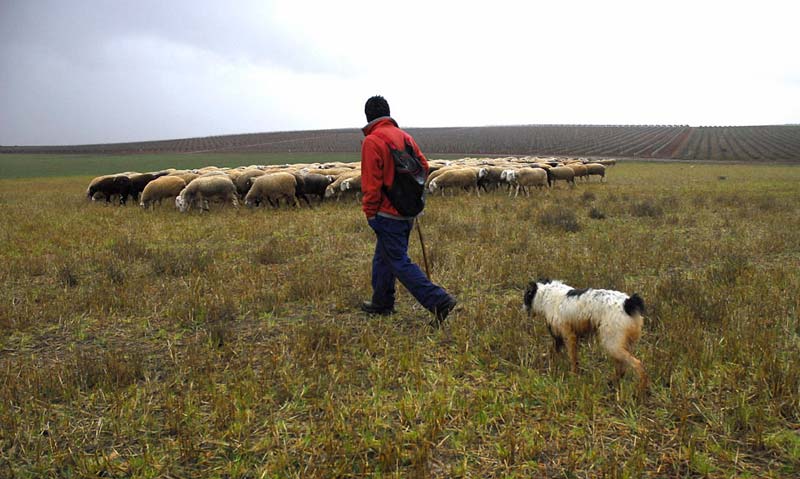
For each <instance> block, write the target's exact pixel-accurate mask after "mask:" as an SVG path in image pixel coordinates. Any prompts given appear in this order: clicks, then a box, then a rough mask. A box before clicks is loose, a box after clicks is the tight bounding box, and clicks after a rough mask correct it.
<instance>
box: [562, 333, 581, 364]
mask: <svg viewBox="0 0 800 479" xmlns="http://www.w3.org/2000/svg"><path fill="white" fill-rule="evenodd" d="M564 342H565V343H566V344H567V355H569V364H570V369H571V370H572V372H573V373H576V374H577V373H578V337H577V336H576V335H575V333H573V332H572V331H570V332H569V333H567V334H565V335H564Z"/></svg>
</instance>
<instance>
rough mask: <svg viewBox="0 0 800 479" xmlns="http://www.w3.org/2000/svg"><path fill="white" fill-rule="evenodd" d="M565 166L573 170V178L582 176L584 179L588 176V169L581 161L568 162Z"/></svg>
mask: <svg viewBox="0 0 800 479" xmlns="http://www.w3.org/2000/svg"><path fill="white" fill-rule="evenodd" d="M567 168H570V169H572V171H574V172H575V178H583V179H584V180H585V179H587V178H588V177H589V170H588V169H587V168H586V166H585V165H584V164H583V163H570V164H569V165H567Z"/></svg>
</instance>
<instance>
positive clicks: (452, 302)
mask: <svg viewBox="0 0 800 479" xmlns="http://www.w3.org/2000/svg"><path fill="white" fill-rule="evenodd" d="M457 304H458V301H457V300H456V298H454V297H452V296H450V299H448V300H447V301H445V302H444V303H443V304H440V305H439V306H437V307H436V308H434V310H433V314H434V315H435V316H436V317H435V318H434V320H433V321H431V326H433V327H434V328H438V327H440V326H441V325H442V324H443V323H444V322H445V320H446V319H447V315H448V314H450V312H451V311H453V309H455V307H456V305H457Z"/></svg>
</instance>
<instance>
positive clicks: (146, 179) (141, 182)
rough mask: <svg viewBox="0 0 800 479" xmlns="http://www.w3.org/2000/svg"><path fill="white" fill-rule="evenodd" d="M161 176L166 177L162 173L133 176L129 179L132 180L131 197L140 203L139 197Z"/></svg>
mask: <svg viewBox="0 0 800 479" xmlns="http://www.w3.org/2000/svg"><path fill="white" fill-rule="evenodd" d="M165 174H166V173H165ZM161 176H164V174H161V173H137V174H134V175H131V176H130V177H129V178H130V179H131V191H130V195H131V197H132V198H133V200H134V201H139V195H140V194H141V193H142V191H143V190H144V189H145V187H146V186H147V184H148V183H150V182H151V181H153V180H155V179H156V178H159V177H161Z"/></svg>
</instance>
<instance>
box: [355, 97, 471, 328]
mask: <svg viewBox="0 0 800 479" xmlns="http://www.w3.org/2000/svg"><path fill="white" fill-rule="evenodd" d="M364 113H365V114H366V116H367V126H365V127H364V128H363V129H362V131H363V132H364V136H365V138H364V141H363V142H362V144H361V192H362V193H363V196H362V199H361V206H362V210H363V211H364V214H365V215H366V217H367V222H368V223H369V226H370V228H372V230H373V231H374V232H375V236H376V237H377V242H376V244H375V255H374V256H373V258H372V300H371V301H365V302H363V303H362V304H361V310H362V311H364V312H366V313H368V314H380V315H384V316H386V315H390V314H393V313H394V303H395V283H396V280H398V279H399V280H400V283H402V284H403V286H405V288H406V289H407V290H408V291H409V292H410V293H411V294H412V295H413V296H414V298H416V300H417V301H419V303H420V304H422V306H424V307H425V309H427V310H428V311H430V312H431V313H433V315H434V319H433V320H432V321H431V323H430V324H431V326H433V327H437V328H438V327H439V326H441V325H442V323H443V322H444V321H445V320H446V319H447V316H448V314H450V312H451V311H452V310H453V308H455V306H456V304H457V301H456V298H455V297H453V296H452V295H450V294H449V293H448V292H447V291H445V290H444V288H442V287H441V286H439V285H436V284H434V283H432V282H431V280H430V278H429V277H428V276H426V275H425V274H424V273H423V272H422V270H421V269H420V268H419V266H417V265H416V264H415V263H414V262H412V261H411V258H409V257H408V239H409V236H410V235H411V229H412V228H413V226H414V221H415V219H416V217H417V215H419V214H420V213H421V212H422V208H424V206H425V197H424V183H425V178H426V177H427V174H428V160H427V159H426V158H425V156H424V155H423V154H422V152H421V151H420V149H419V146H417V143H416V141H414V138H412V137H411V135H409V134H408V133H406V132H405V131H403V130H401V129H400V128H399V127H398V126H397V122H396V121H394V119H392V117H391V116H390V113H389V103H388V102H387V101H386V99H385V98H383V97H382V96H373V97H371V98H370V99H368V100H367V103H366V105H365V106H364ZM423 247H424V245H423Z"/></svg>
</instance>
